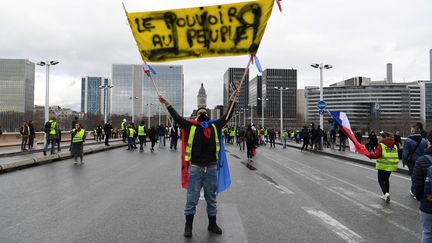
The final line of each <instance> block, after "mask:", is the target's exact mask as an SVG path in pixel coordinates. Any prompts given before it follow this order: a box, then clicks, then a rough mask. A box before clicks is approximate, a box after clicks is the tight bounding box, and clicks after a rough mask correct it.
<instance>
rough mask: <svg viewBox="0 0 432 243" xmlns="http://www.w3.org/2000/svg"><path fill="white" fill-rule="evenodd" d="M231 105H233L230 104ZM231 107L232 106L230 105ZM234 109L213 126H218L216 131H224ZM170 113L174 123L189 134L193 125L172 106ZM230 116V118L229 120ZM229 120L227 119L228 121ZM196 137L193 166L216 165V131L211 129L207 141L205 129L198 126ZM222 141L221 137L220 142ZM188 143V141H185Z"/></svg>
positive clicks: (193, 144)
mask: <svg viewBox="0 0 432 243" xmlns="http://www.w3.org/2000/svg"><path fill="white" fill-rule="evenodd" d="M230 104H231V103H230ZM228 106H230V105H228ZM233 110H234V109H232V110H231V113H230V114H229V115H228V114H224V115H223V116H222V117H221V118H220V119H219V120H216V121H215V122H214V123H213V124H214V125H215V126H216V130H217V131H218V132H219V131H220V130H222V127H224V126H225V125H226V124H227V122H228V120H229V119H230V118H231V116H232V114H233V112H232V111H233ZM168 112H169V113H170V114H171V116H172V117H173V119H174V121H176V122H177V123H178V124H179V125H180V127H181V128H183V129H185V130H186V131H187V132H188V133H189V132H190V129H191V127H192V125H193V124H192V123H190V122H189V121H187V120H186V119H184V118H183V117H181V116H180V115H179V114H178V113H177V112H176V111H175V109H174V108H173V107H172V106H169V107H168ZM227 116H228V118H227ZM226 118H227V119H226ZM196 127H197V128H196V130H195V136H194V139H193V143H192V155H191V164H194V165H198V166H208V165H212V164H216V162H217V159H216V142H215V134H214V129H213V128H212V127H211V126H209V128H210V139H206V138H205V137H204V128H202V127H201V126H196ZM220 139H222V138H221V137H219V140H220ZM185 142H187V141H185Z"/></svg>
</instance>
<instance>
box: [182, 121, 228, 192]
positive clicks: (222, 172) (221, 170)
mask: <svg viewBox="0 0 432 243" xmlns="http://www.w3.org/2000/svg"><path fill="white" fill-rule="evenodd" d="M189 122H190V123H192V124H194V125H196V126H201V124H200V122H198V121H196V120H189ZM213 122H214V120H210V121H208V122H207V124H208V127H209V126H210V125H211V124H212V123H213ZM218 135H219V144H220V150H219V154H218V155H219V156H218V161H217V180H218V181H217V193H221V192H223V191H225V190H226V189H228V188H229V187H230V185H231V175H230V172H229V167H228V159H227V157H226V153H225V144H224V142H223V138H222V132H221V131H219V134H218ZM188 138H189V134H188V132H187V131H186V130H185V129H182V150H181V160H182V163H181V184H182V187H183V188H184V189H187V187H188V181H189V178H188V171H189V166H190V165H189V162H188V161H186V160H185V154H186V146H187V141H188Z"/></svg>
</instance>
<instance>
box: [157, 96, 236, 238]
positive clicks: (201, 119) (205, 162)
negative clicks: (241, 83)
mask: <svg viewBox="0 0 432 243" xmlns="http://www.w3.org/2000/svg"><path fill="white" fill-rule="evenodd" d="M234 95H235V96H237V97H238V95H239V92H238V91H237V92H235V93H234ZM159 100H160V102H161V103H162V104H164V105H165V107H166V108H167V110H168V112H169V113H170V115H171V116H172V117H173V119H174V120H175V121H176V122H177V123H178V124H179V125H180V127H181V128H182V129H184V131H182V134H183V138H184V139H182V142H183V144H186V143H187V147H186V148H185V146H183V147H182V157H183V160H182V176H186V178H185V180H182V186H183V187H186V186H187V196H186V198H187V199H186V206H185V210H184V214H185V217H186V223H185V231H184V236H185V237H191V236H192V225H193V219H194V215H195V212H196V205H197V204H198V200H199V197H200V190H201V188H204V197H205V199H206V201H207V215H208V219H209V225H208V228H207V229H208V230H209V231H210V232H212V233H215V234H222V229H221V228H220V227H219V226H218V225H217V224H216V214H217V208H216V193H217V192H221V189H222V190H223V189H224V188H218V186H219V185H220V184H219V182H220V180H222V178H219V181H218V172H219V169H220V166H219V165H220V164H219V163H221V162H225V163H226V161H223V159H224V158H221V156H225V154H224V152H225V149H224V146H223V140H222V136H221V135H222V132H221V130H222V128H223V127H224V126H225V125H226V124H227V123H228V121H229V119H230V118H231V117H232V114H233V112H232V111H233V110H234V109H231V110H230V109H228V110H229V112H228V113H226V114H225V115H223V116H222V117H221V118H220V119H219V120H216V121H210V119H209V117H208V114H207V110H206V108H205V107H201V108H198V110H197V113H196V115H197V119H196V120H189V121H188V120H185V119H184V118H183V117H181V116H180V115H179V114H178V113H177V112H176V110H175V109H174V107H172V106H171V104H170V103H169V102H168V101H167V100H166V99H165V98H164V97H163V96H159ZM233 100H234V96H232V97H231V98H230V102H229V107H231V105H235V103H234V104H233V102H234V101H233ZM232 108H234V106H233V107H232ZM186 133H187V134H188V138H187V139H186V137H187V136H186ZM185 140H186V141H185ZM219 152H221V153H219ZM183 154H184V156H183ZM225 158H226V157H225ZM189 165H190V166H189ZM222 166H223V167H224V169H225V168H228V166H227V165H226V164H222ZM183 182H185V183H183ZM186 184H187V185H186ZM225 189H226V188H225Z"/></svg>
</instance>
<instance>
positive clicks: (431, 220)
mask: <svg viewBox="0 0 432 243" xmlns="http://www.w3.org/2000/svg"><path fill="white" fill-rule="evenodd" d="M420 216H421V221H422V224H423V232H422V238H421V242H422V243H427V242H432V214H428V213H425V212H422V211H420Z"/></svg>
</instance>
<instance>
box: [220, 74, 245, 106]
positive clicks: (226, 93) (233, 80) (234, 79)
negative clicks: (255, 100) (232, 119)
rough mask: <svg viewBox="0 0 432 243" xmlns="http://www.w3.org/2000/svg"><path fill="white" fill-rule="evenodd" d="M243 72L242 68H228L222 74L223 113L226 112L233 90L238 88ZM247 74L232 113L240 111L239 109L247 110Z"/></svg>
mask: <svg viewBox="0 0 432 243" xmlns="http://www.w3.org/2000/svg"><path fill="white" fill-rule="evenodd" d="M244 72H245V69H244V68H228V70H227V71H226V72H225V74H224V82H223V108H224V112H227V111H228V109H229V107H228V103H229V98H230V97H231V95H232V94H233V92H234V90H235V88H234V87H238V86H240V81H241V79H242V77H243V73H244ZM248 81H249V74H246V77H245V81H244V82H243V86H242V87H241V90H240V96H239V97H238V100H237V104H236V106H235V109H234V112H237V111H241V109H242V108H243V109H247V108H248V103H249V82H248Z"/></svg>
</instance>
